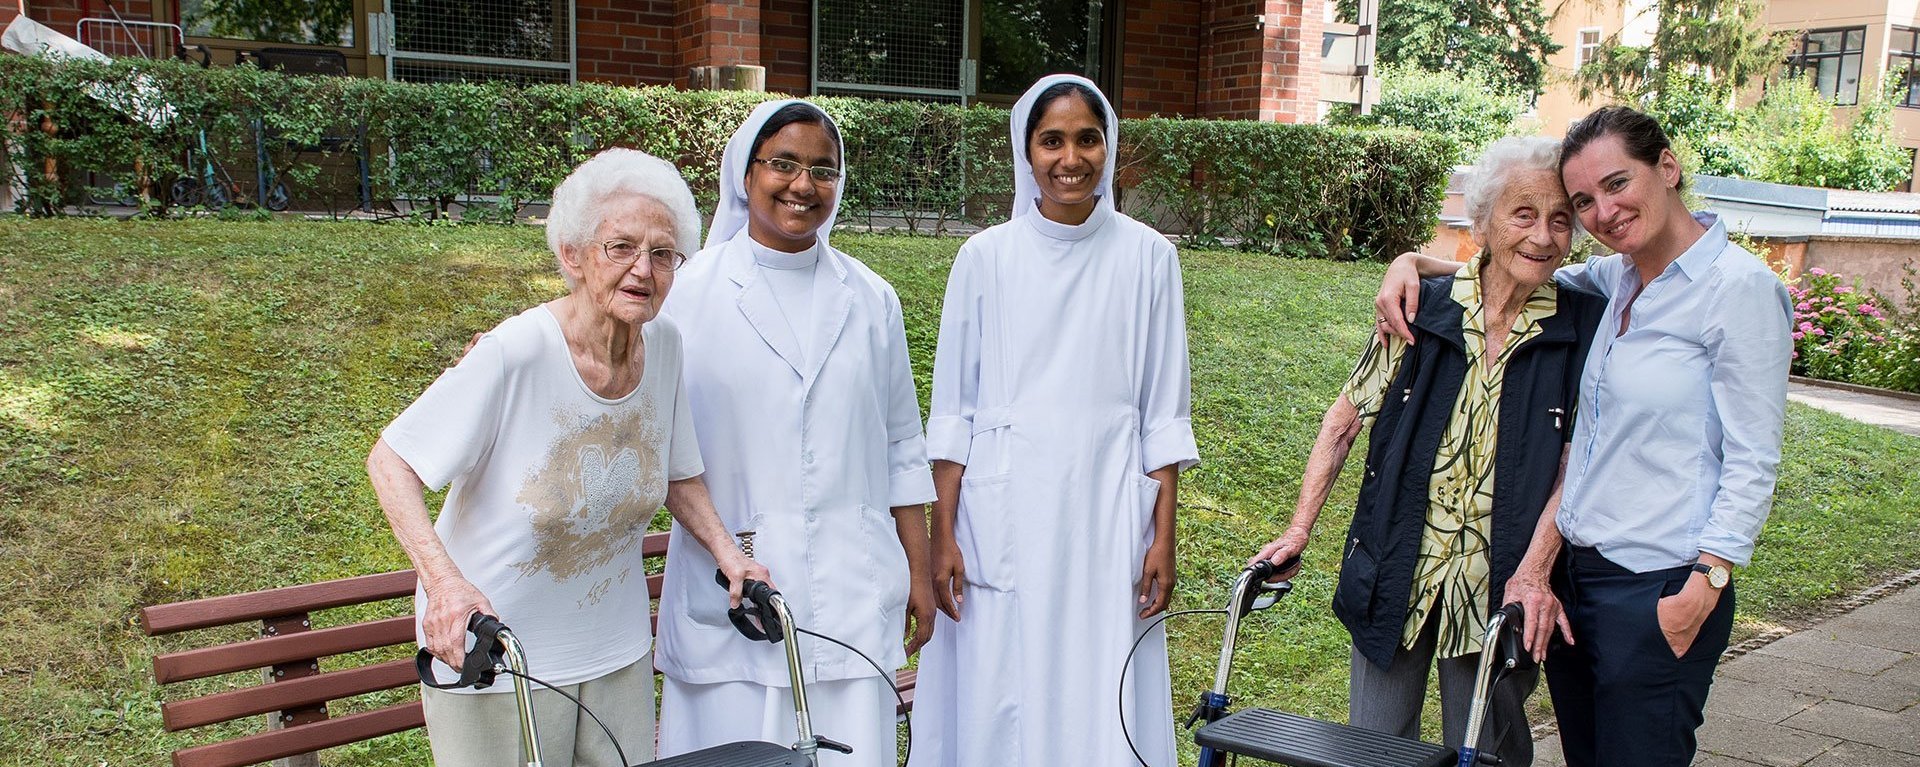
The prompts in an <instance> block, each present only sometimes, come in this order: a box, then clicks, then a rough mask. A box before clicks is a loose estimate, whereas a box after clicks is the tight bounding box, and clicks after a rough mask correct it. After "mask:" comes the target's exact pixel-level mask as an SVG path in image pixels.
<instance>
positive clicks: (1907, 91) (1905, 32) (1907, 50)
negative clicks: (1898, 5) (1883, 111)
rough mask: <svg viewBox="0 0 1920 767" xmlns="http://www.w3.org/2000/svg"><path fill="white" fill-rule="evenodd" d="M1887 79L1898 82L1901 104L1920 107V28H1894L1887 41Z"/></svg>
mask: <svg viewBox="0 0 1920 767" xmlns="http://www.w3.org/2000/svg"><path fill="white" fill-rule="evenodd" d="M1887 79H1888V80H1890V81H1892V82H1894V83H1897V84H1898V88H1899V91H1898V98H1899V100H1900V106H1903V107H1908V108H1920V29H1914V28H1913V27H1894V28H1893V37H1892V39H1890V40H1888V41H1887Z"/></svg>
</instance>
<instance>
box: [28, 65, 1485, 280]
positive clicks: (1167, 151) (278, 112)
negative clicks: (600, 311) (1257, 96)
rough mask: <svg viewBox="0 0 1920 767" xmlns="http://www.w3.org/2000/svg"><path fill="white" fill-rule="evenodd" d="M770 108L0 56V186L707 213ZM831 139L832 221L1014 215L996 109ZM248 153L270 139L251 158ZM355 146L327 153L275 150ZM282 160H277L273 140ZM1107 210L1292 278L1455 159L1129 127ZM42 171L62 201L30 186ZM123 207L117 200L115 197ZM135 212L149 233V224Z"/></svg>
mask: <svg viewBox="0 0 1920 767" xmlns="http://www.w3.org/2000/svg"><path fill="white" fill-rule="evenodd" d="M116 93H117V94H144V95H142V96H141V103H145V104H152V105H165V106H166V107H167V108H170V109H171V115H172V119H169V120H162V121H155V122H154V123H153V124H151V125H150V124H146V123H142V122H140V121H136V120H131V119H128V118H127V116H126V114H125V113H126V111H127V106H128V105H127V103H125V100H124V98H122V99H118V100H116V99H115V98H111V97H109V98H104V99H103V98H100V96H102V95H110V94H116ZM767 98H771V96H769V95H768V94H762V93H742V92H709V91H681V90H675V89H671V88H660V87H644V88H626V87H615V86H608V85H596V84H583V85H540V86H532V87H526V88H520V87H513V86H507V85H500V84H478V83H456V84H442V85H418V84H409V83H395V82H386V81H380V80H367V79H356V78H303V77H287V76H283V75H280V74H277V73H273V72H264V71H261V70H258V69H256V68H253V67H227V68H216V69H203V68H199V67H195V66H191V65H187V64H183V63H179V62H140V63H125V62H116V63H113V64H98V63H90V62H68V63H61V64H55V63H51V62H47V61H44V60H40V59H32V58H25V57H20V56H0V113H6V114H15V115H21V116H23V117H24V118H25V124H27V125H29V126H34V127H37V126H40V125H41V124H42V121H43V120H45V121H47V122H49V123H51V124H53V125H55V126H57V127H58V130H57V131H56V132H55V133H53V134H47V133H44V132H42V131H39V130H27V131H24V132H15V133H10V134H7V135H6V136H5V137H4V140H5V141H7V142H10V143H9V145H8V146H7V147H5V149H6V151H4V152H0V171H5V172H6V173H7V174H8V175H9V176H24V177H25V178H26V179H28V189H27V196H26V200H25V202H24V207H25V209H26V210H27V211H28V212H31V213H37V214H43V215H52V214H57V213H59V212H61V211H62V210H65V209H66V208H67V206H69V205H72V204H75V203H77V202H79V201H82V200H84V199H86V197H87V196H88V192H89V190H87V189H85V188H82V187H83V183H82V180H83V179H85V178H87V177H94V178H96V179H104V180H105V182H104V183H101V184H97V185H102V186H106V185H111V186H115V187H119V188H120V189H135V188H139V187H141V186H142V185H144V186H145V187H146V188H147V189H148V190H149V192H150V193H149V195H148V197H147V199H149V200H157V199H164V198H165V194H164V191H165V190H166V189H168V187H169V186H170V185H171V184H172V183H173V181H174V180H176V179H181V178H186V179H189V180H192V179H196V178H198V177H199V176H200V174H201V172H202V170H203V168H204V166H205V163H204V162H202V161H200V160H198V159H195V160H193V161H191V162H189V160H188V158H189V156H190V152H191V153H193V154H195V155H197V154H198V153H199V151H200V150H199V146H200V143H201V137H202V136H203V135H204V136H205V141H206V147H207V154H208V155H210V156H211V157H212V158H214V160H216V161H217V164H218V165H219V166H220V167H221V168H222V169H223V171H224V173H226V174H227V175H230V176H232V177H233V178H234V179H237V180H238V181H239V183H237V184H235V185H234V188H235V189H236V190H237V191H238V192H240V193H243V194H251V193H252V189H253V187H255V186H257V184H255V183H253V178H254V171H255V166H256V165H257V164H258V163H257V162H256V159H255V158H256V152H257V151H259V150H258V149H257V148H258V147H265V151H264V155H265V157H266V159H267V160H268V161H269V162H270V163H271V164H272V167H273V168H274V169H275V172H276V174H277V176H276V177H277V178H278V179H279V180H280V181H282V182H284V183H286V184H287V185H288V187H289V188H290V190H291V192H292V196H293V197H295V198H296V199H299V200H301V201H303V202H306V203H311V202H314V201H325V202H326V207H327V208H328V209H339V208H343V207H351V206H349V205H342V204H340V203H342V202H344V201H346V200H352V199H355V198H356V197H357V194H358V190H357V178H356V175H357V172H356V171H355V170H354V168H355V165H356V163H355V160H354V158H355V156H357V155H359V154H360V153H361V152H362V149H360V147H361V146H364V147H365V150H364V154H365V156H366V158H367V160H368V163H369V177H370V184H371V187H372V189H371V193H372V195H373V199H374V200H377V201H391V200H402V199H404V200H411V201H414V202H416V203H425V209H426V210H427V211H428V217H429V218H436V217H439V216H440V215H441V214H444V213H446V212H447V211H448V210H449V209H450V208H451V207H452V206H454V205H455V204H456V203H457V204H459V205H460V206H461V207H462V208H464V209H465V212H464V213H463V215H464V216H468V217H472V218H473V219H475V220H484V221H503V220H507V219H509V218H511V217H512V216H514V215H516V214H517V213H519V211H520V210H521V208H522V207H523V206H524V205H526V204H528V203H530V202H536V201H539V200H542V199H544V198H545V197H546V196H547V195H548V194H549V193H550V192H551V190H552V189H553V187H554V185H555V184H557V183H558V182H559V181H560V179H561V178H563V177H564V176H565V174H566V172H567V171H568V170H569V169H571V168H573V167H574V166H575V165H577V164H578V163H580V162H581V161H582V160H585V159H586V158H587V157H589V156H591V155H592V154H593V153H595V152H598V151H600V150H601V149H603V148H606V147H613V146H624V147H632V148H636V149H640V150H642V151H646V152H648V153H651V154H654V155H658V156H660V157H663V158H666V159H668V160H671V161H673V162H675V163H676V164H678V165H679V167H680V168H681V170H682V171H683V173H684V174H685V175H686V177H687V179H688V180H689V183H690V184H692V186H693V189H694V193H695V196H696V197H697V198H698V199H699V201H700V202H701V204H702V205H703V206H706V207H709V208H710V207H711V206H712V205H713V203H714V196H715V194H716V187H715V182H716V176H717V174H718V171H719V167H718V165H719V161H720V157H721V154H722V150H723V149H724V148H725V145H726V140H727V138H728V136H729V135H730V134H731V133H732V131H733V129H734V127H735V126H737V125H739V124H740V121H741V120H742V119H744V118H745V117H746V115H747V113H748V112H749V111H750V110H752V108H753V107H754V105H756V104H758V103H760V102H761V101H763V100H765V99H767ZM818 101H819V103H820V104H821V106H822V107H823V108H825V109H826V110H827V111H828V112H829V113H830V114H832V115H833V116H834V119H835V120H836V121H837V122H839V124H840V126H841V128H842V133H843V134H844V137H845V139H846V140H847V158H846V159H847V166H848V168H849V169H850V173H849V175H848V182H847V186H846V188H845V190H844V191H843V195H844V196H843V200H842V203H841V217H842V219H841V220H842V221H843V222H847V223H856V224H865V225H881V226H904V227H905V228H906V229H908V230H909V231H911V232H922V233H942V232H947V231H950V230H951V229H952V228H953V227H955V226H956V225H959V224H963V223H964V224H971V225H982V224H986V223H991V222H994V221H999V220H1003V219H1004V218H1005V216H1006V215H1007V211H1008V207H1009V206H1008V201H1009V198H1010V196H1011V195H1012V178H1011V175H1012V162H1011V157H1010V149H1009V147H1008V145H1007V139H1006V126H1007V113H1006V111H1005V110H1002V109H997V108H993V107H986V106H978V105H976V106H971V107H961V106H957V105H953V104H936V103H927V102H919V101H879V100H863V99H854V98H821V99H819V100H818ZM261 135H264V136H266V137H268V138H267V140H264V141H262V140H260V139H259V138H258V137H259V136H261ZM322 136H348V137H351V138H352V140H350V141H348V142H346V143H345V144H340V145H335V146H333V147H332V148H331V149H330V150H328V151H317V152H316V151H307V152H303V153H298V154H297V156H296V153H295V152H294V151H293V150H292V149H290V148H289V147H291V146H292V145H296V144H307V145H313V144H317V143H320V139H321V137H322ZM282 139H284V140H282ZM1119 151H1120V156H1121V158H1122V162H1123V163H1124V167H1123V169H1122V172H1121V178H1120V179H1119V180H1120V182H1121V193H1120V197H1121V199H1120V202H1121V204H1122V206H1123V207H1124V208H1125V209H1126V210H1128V211H1130V212H1135V213H1140V214H1141V216H1142V217H1143V218H1146V219H1147V220H1149V221H1154V222H1158V223H1160V224H1162V225H1164V226H1167V227H1168V228H1172V229H1175V230H1176V231H1179V232H1182V233H1185V234H1187V235H1188V236H1190V237H1191V238H1193V239H1194V240H1196V241H1198V242H1201V243H1208V244H1217V243H1232V244H1234V245H1237V246H1239V247H1243V248H1247V249H1250V250H1264V251H1270V252H1276V253H1286V254H1290V255H1296V256H1305V257H1341V258H1349V257H1384V256H1390V255H1392V254H1394V253H1398V252H1400V251H1403V250H1409V249H1412V248H1413V247H1415V246H1417V245H1419V244H1420V243H1422V242H1425V241H1426V239H1427V238H1428V236H1430V234H1431V232H1432V229H1433V221H1434V216H1435V214H1436V213H1438V211H1439V204H1440V199H1441V196H1442V194H1443V193H1444V188H1445V185H1446V179H1447V173H1448V171H1449V168H1450V166H1451V164H1452V162H1453V160H1454V158H1455V157H1456V156H1457V155H1458V149H1457V145H1456V144H1455V143H1454V142H1453V141H1452V140H1450V139H1448V138H1446V137H1444V136H1429V135H1423V134H1420V133H1415V132H1411V131H1383V130H1360V129H1355V128H1340V127H1323V126H1317V125H1281V124H1275V123H1258V122H1249V121H1230V120H1185V119H1150V120H1126V121H1124V126H1123V128H1122V129H1121V145H1120V147H1119ZM46 159H51V160H53V161H54V162H55V165H56V166H57V167H58V168H59V169H60V174H59V176H60V181H59V182H58V183H56V182H55V181H54V180H53V179H52V178H50V177H48V176H47V175H46V174H44V173H42V172H41V171H40V168H41V167H42V161H44V160H46ZM120 196H124V195H120ZM149 204H150V205H152V206H153V210H152V212H154V213H163V212H165V209H164V207H162V206H161V205H160V204H159V203H149Z"/></svg>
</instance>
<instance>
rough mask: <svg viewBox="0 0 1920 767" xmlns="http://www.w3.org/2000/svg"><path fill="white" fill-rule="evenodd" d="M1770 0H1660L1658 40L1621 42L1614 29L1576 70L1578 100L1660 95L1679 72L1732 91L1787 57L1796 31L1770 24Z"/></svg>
mask: <svg viewBox="0 0 1920 767" xmlns="http://www.w3.org/2000/svg"><path fill="white" fill-rule="evenodd" d="M1766 10H1767V6H1766V0H1666V1H1664V2H1656V3H1655V4H1654V13H1655V14H1656V19H1655V21H1656V25H1655V28H1654V33H1653V43H1652V44H1651V45H1646V46H1634V45H1623V44H1622V43H1621V41H1620V33H1619V32H1615V33H1613V34H1612V35H1611V36H1609V37H1608V38H1607V39H1606V40H1603V41H1601V45H1600V49H1599V50H1598V51H1597V52H1596V53H1595V55H1594V59H1593V60H1592V61H1590V62H1588V63H1587V64H1586V66H1583V67H1581V68H1580V71H1579V72H1577V73H1575V74H1574V80H1575V82H1576V83H1577V84H1578V85H1579V89H1580V98H1581V99H1583V100H1585V99H1592V98H1593V97H1594V96H1596V95H1601V94H1604V95H1609V96H1612V97H1613V98H1615V99H1617V100H1620V101H1626V102H1642V103H1644V102H1645V101H1646V100H1648V99H1649V98H1651V99H1654V100H1657V99H1658V98H1659V94H1660V92H1661V90H1662V88H1663V86H1665V85H1666V84H1667V83H1670V82H1674V81H1675V80H1674V78H1675V77H1676V76H1679V75H1687V76H1692V77H1697V78H1700V79H1702V80H1704V81H1706V82H1711V83H1716V84H1720V85H1724V86H1726V87H1727V88H1729V90H1727V91H1726V93H1727V94H1728V95H1729V97H1730V95H1731V94H1732V93H1733V92H1734V91H1735V90H1737V89H1739V88H1740V87H1741V86H1744V85H1746V84H1747V83H1748V82H1749V81H1752V80H1755V79H1764V78H1765V77H1766V76H1767V75H1768V74H1771V73H1772V72H1773V71H1774V69H1775V68H1777V67H1778V66H1779V65H1780V62H1781V61H1782V60H1784V58H1785V57H1786V53H1787V46H1788V45H1789V44H1790V43H1791V42H1792V35H1791V34H1789V33H1785V32H1774V31H1770V30H1768V29H1767V28H1766V26H1765V25H1764V24H1763V23H1762V21H1761V17H1762V15H1763V14H1765V13H1766Z"/></svg>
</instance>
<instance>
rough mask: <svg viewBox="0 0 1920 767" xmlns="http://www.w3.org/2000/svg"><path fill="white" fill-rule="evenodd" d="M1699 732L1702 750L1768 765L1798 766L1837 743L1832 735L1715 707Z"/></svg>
mask: <svg viewBox="0 0 1920 767" xmlns="http://www.w3.org/2000/svg"><path fill="white" fill-rule="evenodd" d="M1805 715H1806V714H1805V713H1804V712H1803V713H1801V714H1800V715H1799V716H1805ZM1698 736H1699V739H1700V750H1701V751H1703V752H1706V753H1708V754H1712V755H1716V756H1723V757H1732V758H1734V759H1743V760H1746V761H1749V762H1753V763H1756V764H1763V765H1769V766H1770V767H1800V765H1803V764H1806V763H1807V761H1808V760H1810V759H1813V758H1814V757H1816V756H1819V755H1821V754H1823V753H1826V751H1827V749H1829V748H1832V747H1834V746H1836V745H1839V743H1840V740H1839V739H1838V738H1835V737H1831V736H1827V735H1822V734H1818V733H1812V732H1805V731H1798V730H1794V729H1792V728H1788V727H1782V726H1780V725H1776V724H1770V723H1768V722H1757V721H1754V720H1752V719H1747V718H1744V717H1738V716H1733V715H1731V714H1725V713H1720V712H1716V711H1708V712H1707V722H1706V724H1703V725H1701V726H1700V730H1699V732H1698Z"/></svg>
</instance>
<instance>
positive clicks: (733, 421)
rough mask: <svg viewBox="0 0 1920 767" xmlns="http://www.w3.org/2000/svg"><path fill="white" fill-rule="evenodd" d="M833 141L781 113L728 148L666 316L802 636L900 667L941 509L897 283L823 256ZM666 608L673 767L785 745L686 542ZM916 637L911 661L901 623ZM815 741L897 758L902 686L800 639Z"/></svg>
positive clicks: (732, 489)
mask: <svg viewBox="0 0 1920 767" xmlns="http://www.w3.org/2000/svg"><path fill="white" fill-rule="evenodd" d="M841 158H842V145H841V142H840V135H839V132H838V129H837V128H835V126H834V124H833V121H832V120H831V118H829V117H827V115H826V114H825V113H824V112H822V111H820V109H819V108H818V107H815V106H814V105H812V104H809V103H807V102H804V101H798V100H789V101H774V102H768V103H765V104H762V105H760V106H759V107H758V108H756V109H754V110H753V113H752V114H751V115H750V116H749V117H748V118H747V121H746V123H745V124H743V125H741V126H740V129H739V130H738V131H736V132H735V133H734V134H733V138H732V140H731V141H729V142H728V143H727V149H726V154H725V156H724V157H723V158H722V161H721V169H720V172H721V176H720V204H719V209H718V210H717V211H716V212H715V214H714V220H713V227H712V229H711V230H709V233H708V236H707V242H706V248H705V249H704V250H702V251H701V252H700V253H699V254H698V255H696V256H694V257H693V258H692V259H690V260H689V261H688V262H687V265H686V266H685V267H683V268H682V269H681V270H680V271H679V273H678V275H677V277H678V281H679V282H678V285H677V286H676V289H675V291H674V295H673V302H672V304H671V305H670V306H668V307H667V313H668V314H669V315H670V316H671V317H673V319H674V322H675V323H676V324H677V325H678V326H679V327H680V328H682V333H683V336H684V338H685V339H686V341H685V345H686V355H687V361H686V381H687V392H688V399H689V401H690V403H691V405H692V409H693V420H694V424H695V428H696V429H698V430H699V432H700V437H701V440H700V448H701V451H700V452H701V458H702V459H703V460H704V461H706V466H707V475H706V476H707V481H708V484H707V486H708V488H709V489H710V490H711V492H712V494H713V504H714V507H715V508H716V509H718V510H719V513H720V518H721V520H722V522H724V523H725V525H726V527H727V529H728V531H729V532H732V533H734V534H735V535H736V536H739V535H741V534H744V533H752V534H753V535H752V552H753V557H754V559H756V560H758V561H759V562H760V563H762V564H764V565H766V567H767V569H768V570H769V571H771V572H772V573H774V576H773V577H774V578H775V579H776V580H777V581H778V582H779V583H780V586H781V588H782V590H783V592H782V593H784V594H785V596H786V598H787V601H788V604H789V605H791V606H792V608H793V612H794V618H795V621H796V622H797V623H798V624H799V625H800V626H802V627H805V628H808V629H811V630H814V631H818V632H820V633H823V634H827V635H829V636H833V637H835V638H837V639H840V640H842V641H844V642H847V643H848V644H851V645H853V646H854V647H858V648H860V650H861V652H864V653H866V654H867V655H868V656H869V657H871V658H873V659H874V661H876V662H878V663H879V664H880V665H881V666H882V667H883V668H885V669H887V670H888V671H889V672H891V671H892V670H893V669H897V668H900V667H901V666H904V665H905V664H906V659H907V655H908V653H909V652H911V651H913V650H917V649H919V645H920V644H923V643H925V641H926V639H927V636H928V635H929V633H930V632H931V631H932V629H933V621H932V619H933V613H934V607H933V599H932V595H931V593H930V591H931V589H930V583H929V581H928V578H927V575H926V568H927V534H926V521H925V516H924V515H925V504H926V503H927V502H928V501H931V500H932V499H933V497H934V492H933V480H932V476H931V474H930V473H929V470H928V466H927V458H926V441H925V439H924V437H923V436H922V432H921V429H920V407H919V401H918V400H917V399H916V397H915V394H914V385H913V372H912V370H911V368H910V367H909V366H908V362H907V339H906V327H905V324H904V322H903V321H902V319H901V314H900V299H899V297H898V296H897V295H896V294H895V293H894V291H893V288H892V286H890V285H888V284H887V282H886V281H885V280H883V279H881V278H880V277H879V276H878V275H876V274H874V273H873V271H872V270H870V269H868V268H867V267H866V266H865V265H864V264H862V263H860V262H859V261H856V260H854V259H853V258H852V257H851V256H848V255H847V254H845V253H842V252H840V251H838V250H835V249H834V248H833V247H831V246H829V245H828V244H827V234H828V232H829V231H830V230H831V228H832V226H833V220H834V214H835V212H836V210H837V208H838V204H839V199H840V193H841V192H842V191H843V190H844V188H845V181H846V172H847V171H846V168H845V166H844V165H843V164H842V159H841ZM669 551H670V553H669V554H668V557H667V572H666V582H665V584H664V586H663V589H662V594H661V599H660V629H659V633H660V641H659V648H660V651H659V655H658V659H657V660H658V665H659V668H660V670H661V672H662V673H663V674H664V675H665V677H666V679H665V681H664V685H665V686H664V692H663V699H662V702H661V715H660V754H661V756H663V757H666V756H673V755H676V754H682V753H686V752H688V751H696V750H699V749H702V748H707V747H710V746H714V745H718V744H721V743H727V742H733V741H739V740H766V741H771V742H775V743H781V744H789V743H792V742H793V740H794V737H795V733H794V729H793V727H794V719H793V705H792V700H791V697H790V695H791V693H790V691H789V690H788V689H787V687H788V676H787V667H786V660H785V658H786V656H785V654H784V649H783V647H782V646H779V645H773V644H768V643H765V642H752V641H749V640H747V639H746V638H745V637H742V636H741V635H740V634H739V633H738V632H736V631H735V630H734V628H733V626H732V624H730V623H728V621H727V616H726V610H727V593H726V591H725V590H724V589H722V588H720V587H719V586H718V585H716V584H715V583H714V578H713V573H714V561H713V559H712V558H711V557H710V556H708V555H707V553H706V551H705V549H703V548H701V547H700V546H699V545H697V544H696V543H695V542H694V541H692V540H690V539H687V536H686V532H685V531H683V530H681V529H680V528H679V526H677V525H676V526H675V527H674V530H673V541H672V544H671V548H670V549H669ZM910 612H911V614H912V615H913V616H914V617H915V618H916V619H917V621H916V622H917V624H918V625H917V634H916V635H915V636H914V637H913V639H911V640H910V646H903V641H902V640H903V638H904V637H906V630H907V618H908V615H909V613H910ZM800 647H801V651H802V655H803V658H804V670H805V675H806V680H807V685H808V687H807V693H808V702H809V704H810V708H811V709H812V712H813V728H814V731H815V732H817V733H819V734H820V735H821V736H824V737H827V738H831V739H833V740H837V741H840V742H842V743H846V744H849V745H851V746H853V753H852V754H851V755H847V756H843V755H841V754H838V753H833V752H830V751H825V750H823V751H821V752H820V756H821V760H822V763H823V764H826V765H845V766H851V765H876V766H877V765H892V764H894V763H895V760H896V755H895V735H894V722H895V715H894V705H895V700H894V693H893V688H892V686H891V682H892V675H891V673H888V674H886V675H881V674H879V673H877V672H876V671H875V670H874V669H873V668H872V667H871V666H869V665H868V664H867V663H866V662H865V661H863V660H861V659H860V658H859V657H858V656H856V655H854V654H853V653H851V652H848V651H847V650H845V649H842V648H840V647H837V646H835V645H833V644H831V643H828V642H826V641H822V640H818V639H813V638H810V637H803V638H802V639H801V640H800Z"/></svg>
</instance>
